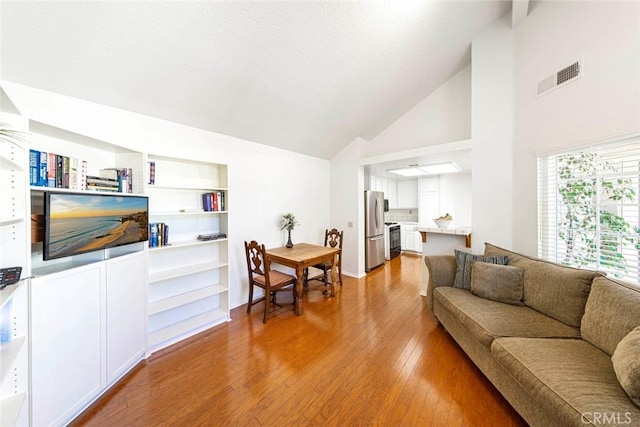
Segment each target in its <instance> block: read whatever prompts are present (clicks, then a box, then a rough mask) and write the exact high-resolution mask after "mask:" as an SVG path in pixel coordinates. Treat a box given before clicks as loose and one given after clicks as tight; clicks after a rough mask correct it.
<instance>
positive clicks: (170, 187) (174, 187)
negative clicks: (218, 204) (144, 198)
mask: <svg viewBox="0 0 640 427" xmlns="http://www.w3.org/2000/svg"><path fill="white" fill-rule="evenodd" d="M147 188H148V189H149V190H151V191H152V190H165V191H173V190H180V191H198V192H203V193H205V192H207V191H227V190H228V189H227V188H223V187H217V188H216V187H203V186H199V187H192V186H188V185H156V184H149V185H148V187H147Z"/></svg>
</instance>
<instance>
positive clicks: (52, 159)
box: [47, 153, 56, 187]
mask: <svg viewBox="0 0 640 427" xmlns="http://www.w3.org/2000/svg"><path fill="white" fill-rule="evenodd" d="M55 186H56V155H55V154H54V153H49V158H48V159H47V187H55Z"/></svg>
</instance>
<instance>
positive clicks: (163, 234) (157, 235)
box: [149, 222, 169, 248]
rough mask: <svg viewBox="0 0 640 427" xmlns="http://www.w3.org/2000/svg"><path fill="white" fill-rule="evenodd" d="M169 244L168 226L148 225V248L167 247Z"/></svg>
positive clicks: (160, 223) (163, 224) (159, 224)
mask: <svg viewBox="0 0 640 427" xmlns="http://www.w3.org/2000/svg"><path fill="white" fill-rule="evenodd" d="M168 244H169V225H168V224H165V223H164V222H154V223H150V224H149V247H150V248H157V247H158V246H167V245H168Z"/></svg>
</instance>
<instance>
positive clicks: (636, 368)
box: [611, 326, 640, 407]
mask: <svg viewBox="0 0 640 427" xmlns="http://www.w3.org/2000/svg"><path fill="white" fill-rule="evenodd" d="M639 354H640V326H638V327H637V328H635V329H634V330H632V331H631V332H629V333H628V334H627V336H625V337H624V338H622V340H621V341H620V342H619V343H618V346H617V347H616V351H614V352H613V356H611V361H612V362H613V370H614V371H615V373H616V377H618V381H619V382H620V385H621V386H622V388H623V389H624V391H625V393H627V394H628V395H629V398H630V399H631V401H632V402H633V403H634V404H635V405H636V406H638V407H640V357H638V355H639Z"/></svg>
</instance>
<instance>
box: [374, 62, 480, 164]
mask: <svg viewBox="0 0 640 427" xmlns="http://www.w3.org/2000/svg"><path fill="white" fill-rule="evenodd" d="M470 92H471V67H470V66H467V67H465V68H463V69H462V70H461V71H459V72H458V73H457V74H456V75H454V76H453V77H451V78H450V79H449V80H448V81H447V82H445V83H444V84H442V86H440V87H439V88H438V89H436V90H435V91H434V92H433V93H432V94H431V95H429V96H427V97H426V98H424V99H423V100H422V101H420V103H418V105H416V106H415V107H413V108H412V109H411V110H409V111H408V112H407V113H406V114H404V115H403V116H402V117H400V118H399V119H398V120H396V121H395V122H394V123H393V124H391V126H389V127H388V128H386V129H385V130H384V131H382V132H381V133H380V134H379V135H377V136H376V137H375V138H373V139H372V140H371V142H370V145H369V152H368V154H367V155H368V156H377V155H380V154H386V153H393V152H398V151H405V150H409V149H412V148H421V147H424V146H427V145H436V144H442V143H446V142H453V141H461V140H465V139H469V137H470V135H471V98H470V96H469V93H470Z"/></svg>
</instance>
